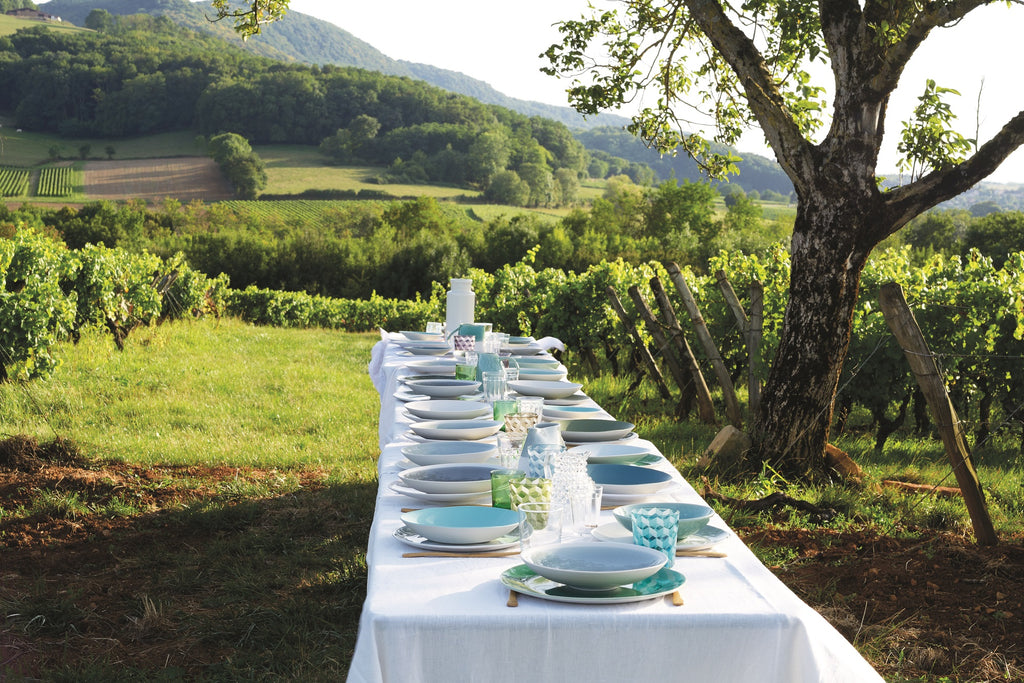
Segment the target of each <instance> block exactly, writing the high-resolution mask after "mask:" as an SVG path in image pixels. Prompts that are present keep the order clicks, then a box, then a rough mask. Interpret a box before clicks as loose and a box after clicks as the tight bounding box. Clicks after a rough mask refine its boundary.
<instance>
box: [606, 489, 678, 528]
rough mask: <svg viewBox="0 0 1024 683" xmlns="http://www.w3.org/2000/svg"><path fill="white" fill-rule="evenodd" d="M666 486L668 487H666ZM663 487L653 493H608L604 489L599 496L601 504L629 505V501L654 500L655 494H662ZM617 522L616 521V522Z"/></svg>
mask: <svg viewBox="0 0 1024 683" xmlns="http://www.w3.org/2000/svg"><path fill="white" fill-rule="evenodd" d="M666 488H668V487H666ZM664 491H665V489H661V490H660V491H655V492H654V493H608V492H607V491H605V492H604V493H603V494H602V496H601V506H602V507H606V506H608V505H629V504H630V503H646V502H649V501H652V500H655V496H658V497H662V496H664V495H665V494H664ZM616 524H618V522H616Z"/></svg>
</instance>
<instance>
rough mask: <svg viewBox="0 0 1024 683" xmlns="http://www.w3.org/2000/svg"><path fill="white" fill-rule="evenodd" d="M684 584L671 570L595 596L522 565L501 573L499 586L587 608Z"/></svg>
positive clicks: (656, 593)
mask: <svg viewBox="0 0 1024 683" xmlns="http://www.w3.org/2000/svg"><path fill="white" fill-rule="evenodd" d="M685 581H686V578H685V577H684V576H683V575H682V574H680V573H679V572H677V571H675V570H674V569H660V570H659V571H658V573H657V574H655V575H654V576H651V577H648V578H646V579H644V580H643V581H638V582H637V583H634V584H632V585H630V586H620V587H619V588H613V589H612V590H608V591H599V592H595V591H585V590H583V591H581V590H576V589H575V588H569V587H568V586H566V585H563V584H561V583H557V582H555V581H551V580H550V579H545V578H544V577H543V576H541V575H539V574H536V573H534V571H533V570H532V569H530V568H529V567H527V566H526V565H525V564H518V565H516V566H515V567H512V568H510V569H506V570H505V571H503V572H502V573H501V582H502V583H503V584H505V585H506V586H507V587H509V588H510V589H512V590H514V591H515V592H517V593H519V594H521V595H530V596H533V597H535V598H540V599H542V600H553V601H554V602H578V603H585V604H590V605H614V604H617V603H623V602H640V601H641V600H651V599H652V598H657V597H661V596H662V595H668V594H669V593H671V592H673V591H675V590H677V589H678V588H679V587H680V586H682V585H683V583H684V582H685Z"/></svg>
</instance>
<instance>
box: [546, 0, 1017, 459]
mask: <svg viewBox="0 0 1024 683" xmlns="http://www.w3.org/2000/svg"><path fill="white" fill-rule="evenodd" d="M985 4H987V2H986V1H985V0H950V1H948V2H946V1H939V2H926V3H910V2H902V1H897V2H893V1H891V0H821V1H820V2H810V1H809V0H762V1H760V2H750V3H742V4H732V3H730V4H726V3H723V2H721V1H720V0H664V1H662V2H655V1H654V0H625V1H624V2H623V3H621V5H620V8H619V9H611V10H607V11H601V10H592V12H591V14H590V16H587V17H583V18H582V19H581V20H577V21H565V22H562V23H561V24H560V25H559V30H560V31H561V34H562V41H561V43H560V44H555V45H552V46H551V47H550V48H549V49H548V50H547V51H546V53H545V54H546V56H547V58H548V60H549V66H548V67H546V70H547V71H548V72H549V73H550V74H552V75H556V76H562V77H569V78H571V79H572V86H571V87H570V88H569V90H568V92H569V99H570V102H571V104H572V105H573V106H574V107H575V108H576V109H577V110H579V111H580V112H581V113H583V114H593V113H597V112H598V111H601V110H604V109H612V108H616V107H618V106H619V105H621V104H623V103H625V102H626V101H628V100H630V99H631V98H633V97H635V96H637V95H638V94H641V93H643V94H644V100H645V101H646V102H656V104H654V105H652V106H649V107H648V108H645V109H643V110H642V111H640V112H639V113H638V114H636V115H635V116H634V117H633V119H632V122H631V124H630V127H629V128H630V130H631V132H633V133H634V134H636V135H639V136H641V137H642V138H643V139H644V140H645V141H646V142H647V143H648V144H651V145H652V146H654V147H656V148H657V149H659V150H662V151H669V150H672V149H674V148H681V149H683V150H684V151H685V152H687V153H688V154H690V155H691V156H692V157H694V159H695V160H697V162H698V163H699V164H701V165H702V167H703V168H704V169H705V170H706V171H707V172H709V173H710V174H713V175H716V176H724V175H725V174H727V173H728V172H730V171H731V170H733V169H734V162H735V159H733V158H731V157H730V156H728V155H722V154H715V153H713V151H712V150H711V146H710V141H709V140H708V139H707V138H706V137H704V136H702V135H699V134H687V133H685V132H684V129H683V126H684V120H686V119H693V118H694V117H693V112H692V109H693V108H694V107H696V108H697V109H698V110H700V113H702V114H704V115H706V116H707V117H708V118H707V120H709V121H711V122H713V125H714V140H715V141H717V142H721V143H726V144H735V143H736V141H737V140H738V138H739V136H740V134H741V132H742V131H743V130H744V129H745V128H746V127H749V126H750V125H753V124H757V125H758V126H760V128H761V130H762V131H763V132H764V135H765V138H766V140H767V141H768V143H769V144H770V145H771V147H772V149H773V151H774V152H775V157H776V159H777V160H778V162H779V164H780V165H781V166H782V168H783V169H784V170H785V172H786V174H787V175H788V176H789V178H790V180H791V181H792V182H793V185H794V188H795V191H796V195H797V202H798V203H797V216H796V221H795V226H794V231H793V238H792V251H791V259H792V261H791V265H792V270H791V278H790V288H789V299H788V304H787V309H786V313H785V316H784V322H783V328H782V330H781V333H780V343H779V346H778V351H777V353H776V356H775V359H774V361H773V363H772V366H771V371H770V374H769V377H768V378H767V381H766V382H765V386H764V392H763V394H762V402H761V410H760V412H759V414H758V415H757V416H755V418H754V421H753V425H752V428H751V435H752V437H753V441H754V448H753V449H752V450H751V453H750V455H751V459H752V461H753V462H752V464H755V465H756V463H759V462H769V463H771V464H772V465H773V466H775V467H777V468H779V469H780V470H782V471H783V472H785V473H787V474H791V475H798V476H802V475H806V476H811V477H813V476H817V475H821V474H822V473H823V472H824V471H825V470H824V459H823V458H822V454H823V451H824V448H825V445H826V444H827V442H828V437H829V428H830V424H831V417H832V410H833V406H834V401H835V396H836V390H837V386H838V381H839V376H840V372H841V370H842V367H843V361H844V360H845V356H846V350H847V346H848V344H849V341H850V331H851V321H852V316H853V312H854V307H855V305H856V302H857V296H858V288H859V285H860V277H861V271H862V269H863V268H864V265H865V263H866V261H867V258H868V256H869V254H870V253H871V251H872V250H873V249H874V247H875V246H877V245H878V244H879V243H880V242H881V241H882V240H883V239H885V238H886V237H888V236H889V235H891V234H893V233H895V232H896V231H897V230H899V229H900V228H901V227H902V226H904V225H906V224H907V222H909V221H910V220H911V219H912V218H914V217H915V216H917V215H919V214H921V213H922V212H924V211H926V210H928V209H930V208H932V207H934V206H936V205H937V204H939V203H941V202H943V201H945V200H947V199H950V198H951V197H954V196H956V195H958V194H960V193H962V192H964V191H965V190H967V189H968V188H970V187H971V186H973V185H974V184H976V183H977V182H979V181H980V180H982V179H983V178H985V177H986V176H987V175H989V174H990V173H991V172H992V171H994V170H995V169H996V168H997V167H998V166H999V164H1000V163H1001V162H1002V161H1003V160H1005V159H1006V158H1007V156H1009V155H1010V153H1011V152H1013V151H1014V150H1016V149H1017V148H1018V147H1019V146H1020V145H1021V143H1022V142H1024V112H1021V113H1019V114H1017V115H1016V116H1014V117H1013V118H1012V119H1011V120H1009V121H1008V122H1007V123H1006V124H1005V125H1004V126H1003V127H1002V129H1001V130H999V132H998V133H996V134H995V135H994V136H993V137H992V138H991V139H990V140H988V141H987V142H985V143H984V144H981V145H980V146H978V145H977V144H975V143H973V142H972V141H970V140H967V139H966V138H964V137H963V136H960V135H958V134H956V133H954V132H953V131H952V129H951V125H952V117H951V116H950V115H948V114H949V112H948V109H945V108H944V107H943V105H942V99H943V98H944V97H946V96H948V95H951V94H953V93H951V92H950V91H948V90H943V89H941V88H938V87H936V86H935V84H934V83H933V82H928V83H926V85H925V89H924V95H922V98H921V100H920V101H921V106H919V107H918V109H917V110H916V111H915V112H914V114H913V115H912V116H911V119H910V120H909V121H908V122H907V123H906V124H905V125H904V128H903V132H902V135H901V138H900V140H901V145H900V151H901V153H902V154H903V155H904V167H907V168H911V169H912V170H913V175H912V177H911V178H910V181H909V182H908V183H907V184H905V185H901V186H898V187H895V188H892V189H889V190H883V189H882V188H880V187H879V183H878V180H877V178H876V165H877V161H878V157H879V151H880V148H881V144H882V138H883V133H884V132H885V127H886V114H887V107H888V104H889V98H890V96H891V94H892V93H893V91H894V90H895V89H896V86H897V84H898V83H899V81H900V78H901V76H902V74H903V71H904V67H905V66H906V65H907V62H908V61H909V60H910V58H911V57H912V56H913V55H914V54H915V52H916V51H917V49H918V47H919V46H920V45H921V44H922V43H923V42H924V41H925V40H926V39H927V37H928V35H929V33H930V32H931V31H932V30H933V29H937V28H941V27H949V26H955V25H956V24H957V23H958V22H959V21H960V20H961V19H962V18H964V17H965V16H966V15H967V14H969V13H970V12H972V11H973V10H975V9H977V8H978V7H981V6H983V5H985ZM969 58H970V55H969V53H965V54H964V59H969ZM813 62H819V63H822V64H827V65H828V66H829V67H830V68H831V72H832V73H831V76H832V79H830V81H829V83H830V85H833V87H834V93H831V95H832V105H831V110H830V111H828V112H827V115H823V114H824V112H825V110H826V109H827V108H828V106H829V105H827V103H826V101H825V90H824V87H822V86H820V85H816V84H815V83H814V82H813V80H812V77H811V75H810V73H809V68H810V67H809V65H810V64H811V63H813ZM588 76H589V78H587V77H588ZM691 94H692V95H694V96H695V100H691V99H689V96H690V95H691ZM695 102H696V104H695ZM684 117H685V119H684ZM829 119H830V120H829ZM826 120H829V121H828V126H827V127H823V123H824V122H825V121H826ZM972 151H973V153H972Z"/></svg>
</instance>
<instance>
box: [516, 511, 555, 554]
mask: <svg viewBox="0 0 1024 683" xmlns="http://www.w3.org/2000/svg"><path fill="white" fill-rule="evenodd" d="M564 518H565V506H564V505H562V504H561V503H552V502H550V501H548V502H541V503H523V504H521V505H520V506H519V550H520V552H522V551H524V550H526V549H528V548H536V547H537V546H541V545H551V544H555V543H561V542H562V522H563V520H564Z"/></svg>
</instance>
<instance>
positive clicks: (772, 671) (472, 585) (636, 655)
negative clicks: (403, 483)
mask: <svg viewBox="0 0 1024 683" xmlns="http://www.w3.org/2000/svg"><path fill="white" fill-rule="evenodd" d="M385 337H386V335H385ZM406 360H408V358H402V357H401V356H399V355H398V354H397V348H396V347H395V345H393V344H389V343H388V342H387V340H386V338H385V339H384V340H382V341H381V342H380V343H379V344H377V346H376V347H375V348H374V350H373V355H372V357H371V363H370V371H371V375H372V377H373V381H374V385H375V386H376V387H377V390H378V391H379V392H380V395H381V419H380V421H381V425H380V438H381V447H382V451H381V456H380V462H379V474H380V488H379V491H378V494H377V508H376V513H375V515H374V520H373V525H372V527H371V529H370V537H369V545H368V550H367V563H368V565H369V578H368V581H367V595H366V602H365V603H364V605H363V613H362V618H361V620H360V625H359V637H358V642H357V645H356V651H355V656H354V657H353V660H352V664H351V667H350V670H349V674H348V680H349V681H352V682H356V681H388V682H394V683H416V682H417V681H423V682H425V683H441V682H445V683H448V682H456V681H466V682H467V683H469V682H473V683H477V682H479V681H492V682H493V681H530V682H531V683H532V682H534V681H536V682H541V681H551V682H552V683H564V682H566V681H586V682H587V683H596V682H600V681H609V682H613V681H614V682H619V681H623V682H625V681H666V680H671V681H716V682H718V683H724V682H731V681H742V682H747V681H756V682H758V683H765V682H770V681H778V682H779V683H795V682H798V681H822V682H823V683H824V682H828V683H840V682H844V681H849V682H861V681H881V680H882V679H881V677H879V676H878V674H877V673H876V672H875V671H874V670H873V669H872V668H871V667H870V666H869V665H868V663H867V662H866V661H865V660H864V659H863V658H862V657H861V656H860V654H859V653H858V652H857V651H856V650H855V649H854V648H853V646H852V645H850V643H848V642H847V641H846V640H845V639H844V638H843V637H842V636H841V635H840V634H839V633H838V632H837V631H836V630H835V629H834V628H833V627H832V626H831V625H830V624H829V623H828V622H827V621H825V619H823V618H822V617H821V616H820V615H819V614H818V613H817V612H815V611H814V610H812V609H811V608H810V607H809V606H807V605H806V604H805V603H803V602H802V601H801V600H800V599H799V598H797V597H796V595H794V594H793V593H792V592H791V591H790V590H789V589H788V588H787V587H786V586H785V585H784V584H782V583H781V582H780V581H779V580H778V579H777V578H776V577H775V576H774V575H773V574H772V573H771V572H770V571H768V569H767V568H765V567H764V565H762V564H761V563H760V562H759V561H758V560H757V558H756V557H755V556H754V555H753V553H751V552H750V550H749V549H748V548H747V547H746V546H745V545H744V544H743V543H742V542H741V541H740V540H739V538H737V537H736V536H735V535H731V536H730V538H729V539H728V540H726V541H724V542H723V543H722V544H720V545H719V546H717V549H719V550H723V551H725V552H727V553H728V557H726V558H687V557H680V558H676V561H675V565H674V569H676V570H677V571H679V572H681V573H682V574H683V575H684V576H685V577H686V582H685V584H684V585H683V586H682V588H681V591H680V592H681V594H682V596H683V598H684V601H685V604H684V605H683V606H681V607H676V606H673V605H672V604H671V601H669V600H668V599H666V598H658V599H653V600H647V601H643V602H635V603H627V604H621V605H583V604H566V603H556V602H551V601H546V600H540V599H536V598H533V597H531V596H528V595H524V596H520V598H519V606H518V607H516V608H510V607H507V606H506V600H507V598H508V589H507V588H505V586H503V585H502V583H501V582H500V580H499V576H500V574H501V572H502V571H504V570H505V569H507V568H509V567H512V566H514V565H516V564H519V560H518V557H508V558H475V559H474V558H451V559H448V558H403V557H402V553H403V552H408V551H410V550H412V548H410V547H408V546H406V545H404V544H402V543H400V542H399V541H398V540H396V539H395V538H394V537H393V536H392V534H393V532H394V531H395V530H396V529H397V528H398V527H400V526H401V522H400V520H399V517H400V514H401V512H400V509H401V508H402V507H419V506H422V505H423V504H424V503H423V502H422V501H417V500H414V499H410V498H407V497H405V496H403V495H400V494H398V493H396V492H394V491H393V490H391V489H390V488H389V484H390V483H391V482H393V481H395V480H396V479H397V472H398V471H399V462H401V461H402V460H403V459H404V458H403V456H402V454H401V452H400V449H401V446H402V445H404V444H407V443H410V442H409V440H408V438H407V436H406V426H407V424H408V421H409V418H408V416H406V415H405V414H404V410H403V408H402V404H401V402H400V401H397V400H396V399H395V398H394V396H393V394H394V392H395V389H396V386H397V381H398V379H397V377H396V373H397V371H398V369H399V368H400V367H401V365H402V364H403V362H404V361H406ZM584 389H585V388H584ZM641 443H646V442H641ZM661 468H662V469H664V470H665V471H669V472H671V473H672V474H673V475H674V477H675V479H676V491H675V493H676V497H677V498H680V499H684V500H692V501H693V502H699V501H700V500H701V499H700V497H699V496H698V494H697V493H696V492H695V491H694V490H693V489H692V487H690V486H689V484H688V483H686V482H685V481H684V480H683V479H682V477H681V476H679V473H678V472H677V471H676V470H675V469H674V468H673V467H672V466H671V464H669V463H668V462H667V461H663V464H662V466H661ZM680 493H681V495H680ZM602 514H603V515H606V516H607V519H608V521H612V520H613V518H612V516H611V513H610V512H605V513H602ZM712 522H713V523H714V524H716V525H717V526H720V527H722V528H728V527H727V526H726V525H725V523H724V522H723V521H722V520H721V519H720V518H719V517H717V516H715V517H714V518H712Z"/></svg>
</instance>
